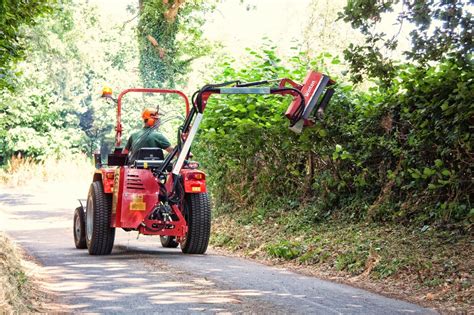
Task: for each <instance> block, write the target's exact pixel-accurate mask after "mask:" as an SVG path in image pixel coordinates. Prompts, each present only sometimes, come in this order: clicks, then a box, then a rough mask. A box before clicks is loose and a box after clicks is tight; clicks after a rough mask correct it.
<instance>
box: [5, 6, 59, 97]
mask: <svg viewBox="0 0 474 315" xmlns="http://www.w3.org/2000/svg"><path fill="white" fill-rule="evenodd" d="M52 2H53V1H46V0H34V1H25V0H16V1H12V0H2V1H0V34H1V36H0V89H3V88H6V87H8V88H11V87H12V80H13V78H14V74H13V73H12V70H11V67H12V64H13V63H15V62H17V61H19V60H21V59H22V58H23V57H24V51H25V43H24V42H23V41H22V39H23V38H24V35H25V34H24V33H23V32H21V27H22V26H30V25H33V24H34V23H35V19H36V18H37V17H38V16H40V15H43V14H45V13H49V12H51V3H52Z"/></svg>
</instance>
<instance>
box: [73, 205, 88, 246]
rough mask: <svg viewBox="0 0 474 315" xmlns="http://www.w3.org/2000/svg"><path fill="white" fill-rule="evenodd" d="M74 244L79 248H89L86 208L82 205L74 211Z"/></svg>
mask: <svg viewBox="0 0 474 315" xmlns="http://www.w3.org/2000/svg"><path fill="white" fill-rule="evenodd" d="M74 244H75V245H76V248H77V249H85V248H87V244H86V222H85V215H84V209H83V208H82V207H77V208H76V210H75V211H74Z"/></svg>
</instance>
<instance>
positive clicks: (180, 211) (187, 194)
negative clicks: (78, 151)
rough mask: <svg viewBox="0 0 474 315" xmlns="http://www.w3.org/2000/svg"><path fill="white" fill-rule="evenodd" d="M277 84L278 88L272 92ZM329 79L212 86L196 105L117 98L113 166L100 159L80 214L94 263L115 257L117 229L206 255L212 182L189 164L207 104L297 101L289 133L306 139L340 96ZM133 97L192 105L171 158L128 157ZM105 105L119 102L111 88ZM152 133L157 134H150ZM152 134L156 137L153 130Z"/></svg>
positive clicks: (79, 242)
mask: <svg viewBox="0 0 474 315" xmlns="http://www.w3.org/2000/svg"><path fill="white" fill-rule="evenodd" d="M274 82H277V83H278V85H275V86H268V85H269V84H271V83H274ZM332 84H334V81H332V80H331V79H330V78H329V77H328V76H326V75H324V74H321V73H318V72H314V71H310V72H309V73H308V75H307V77H306V79H305V81H304V83H303V84H302V85H300V84H296V83H295V82H293V81H291V80H290V79H286V78H285V79H278V80H272V81H259V82H250V83H241V82H239V81H233V82H225V83H222V84H213V85H206V86H204V87H203V88H201V89H200V90H198V91H197V92H196V93H194V95H193V97H192V102H191V105H192V106H190V103H189V100H188V98H187V97H186V95H184V94H183V93H182V92H180V91H177V90H167V89H145V88H137V89H127V90H124V91H123V92H122V93H120V95H119V96H118V98H117V100H114V101H116V103H117V125H116V139H115V149H114V152H113V153H111V154H109V155H108V160H107V163H105V164H101V163H100V162H101V160H100V157H98V156H96V167H97V169H96V171H95V172H94V176H93V179H92V184H91V186H90V189H89V194H88V197H87V202H86V204H85V207H84V205H82V203H81V206H80V207H78V208H76V211H75V213H74V241H75V245H76V247H77V248H80V249H85V248H87V249H88V251H89V254H91V255H108V254H110V253H111V251H112V247H113V244H114V237H115V229H116V228H122V229H123V230H125V231H127V232H130V231H137V232H138V233H139V234H145V235H159V236H160V238H161V244H162V245H163V246H164V247H171V248H176V247H178V246H180V247H181V251H182V252H183V253H187V254H203V253H204V252H206V249H207V246H208V243H209V236H210V230H211V204H210V200H209V195H208V192H207V188H206V174H205V173H204V172H203V171H201V170H199V164H198V163H197V162H193V161H189V152H190V148H191V144H192V142H193V140H194V137H195V136H196V133H197V131H198V128H199V124H200V123H201V121H202V118H203V112H204V110H205V108H206V104H207V101H208V99H209V97H210V96H211V95H212V94H279V95H291V96H292V97H293V101H292V103H291V104H290V106H289V108H288V110H287V111H286V113H285V116H286V117H287V118H288V119H289V120H290V129H292V130H293V131H295V132H301V131H302V129H303V127H304V126H310V125H313V124H314V121H315V119H316V118H317V117H319V115H320V114H322V112H323V111H324V109H325V107H326V106H327V104H328V103H329V100H330V99H331V97H332V95H333V93H334V90H333V89H332V88H327V89H326V87H329V86H331V85H332ZM127 93H161V94H177V95H179V96H180V97H181V98H182V99H183V100H184V102H185V105H186V119H185V121H184V123H183V125H182V126H181V127H180V128H179V131H178V144H177V145H176V147H175V148H174V149H173V151H172V152H171V153H169V154H168V155H167V156H166V157H164V156H163V152H162V150H161V149H158V148H142V149H140V150H139V151H138V152H134V153H133V154H132V155H130V154H124V153H122V148H121V136H122V124H121V108H122V98H123V96H124V95H126V94H127ZM102 96H103V97H106V98H109V99H113V98H112V91H111V90H110V89H107V88H105V89H104V90H103V95H102ZM150 129H152V128H150ZM151 131H152V130H151Z"/></svg>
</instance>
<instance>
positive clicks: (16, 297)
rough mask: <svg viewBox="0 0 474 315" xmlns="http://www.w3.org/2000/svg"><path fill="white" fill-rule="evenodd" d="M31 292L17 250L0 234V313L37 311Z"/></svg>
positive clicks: (30, 283) (29, 283)
mask: <svg viewBox="0 0 474 315" xmlns="http://www.w3.org/2000/svg"><path fill="white" fill-rule="evenodd" d="M33 292H34V290H33V286H32V282H31V281H30V280H29V278H28V276H27V274H26V272H25V269H24V268H23V267H22V264H21V256H20V254H19V252H18V249H17V248H16V247H15V245H14V244H13V243H11V242H10V241H9V240H8V238H7V237H6V236H5V235H4V234H0V313H9V312H18V313H24V312H32V311H39V310H38V309H37V308H36V307H35V306H34V303H33V300H35V297H34V293H33Z"/></svg>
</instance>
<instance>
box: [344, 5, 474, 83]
mask: <svg viewBox="0 0 474 315" xmlns="http://www.w3.org/2000/svg"><path fill="white" fill-rule="evenodd" d="M470 3H471V1H466V0H447V1H426V0H414V1H408V0H390V1H377V0H348V2H347V5H346V7H345V8H344V11H343V12H341V13H340V18H342V19H343V20H344V21H346V22H350V23H351V25H352V27H353V28H357V29H359V30H360V31H361V32H362V34H363V35H364V36H365V44H363V45H357V44H350V45H349V47H348V48H347V49H346V50H345V57H346V59H348V60H349V62H350V68H351V71H352V78H353V80H354V81H355V82H360V81H361V80H362V78H363V75H364V74H367V75H369V76H373V77H376V78H380V79H381V80H382V82H384V83H385V84H386V85H389V84H390V80H391V78H393V77H394V75H395V73H396V71H395V70H396V66H395V63H394V60H391V59H390V58H387V57H385V55H384V52H385V51H387V50H388V51H390V50H394V49H396V48H397V45H398V34H399V33H400V30H401V28H402V27H404V26H408V25H411V26H414V27H415V28H414V29H413V30H412V31H411V32H410V38H411V43H412V45H411V49H409V50H407V51H404V54H405V56H406V57H407V58H408V60H410V61H411V62H414V63H415V64H417V65H420V66H422V67H423V66H427V65H429V62H441V61H443V60H446V59H452V60H455V62H456V63H457V64H458V65H459V66H460V67H463V66H466V65H467V64H468V63H471V62H472V51H473V45H472V44H473V43H472V36H473V31H472V30H473V26H474V25H473V24H474V22H473V17H472V13H471V12H470V10H469V9H468V8H469V6H470ZM395 10H397V11H398V13H397V21H398V27H399V31H398V33H397V34H395V36H393V37H392V38H389V37H388V35H387V34H385V33H384V32H382V31H380V30H379V29H378V26H379V25H380V24H379V23H380V22H381V20H382V19H383V15H384V14H385V13H389V12H394V11H395ZM407 24H408V25H407Z"/></svg>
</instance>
